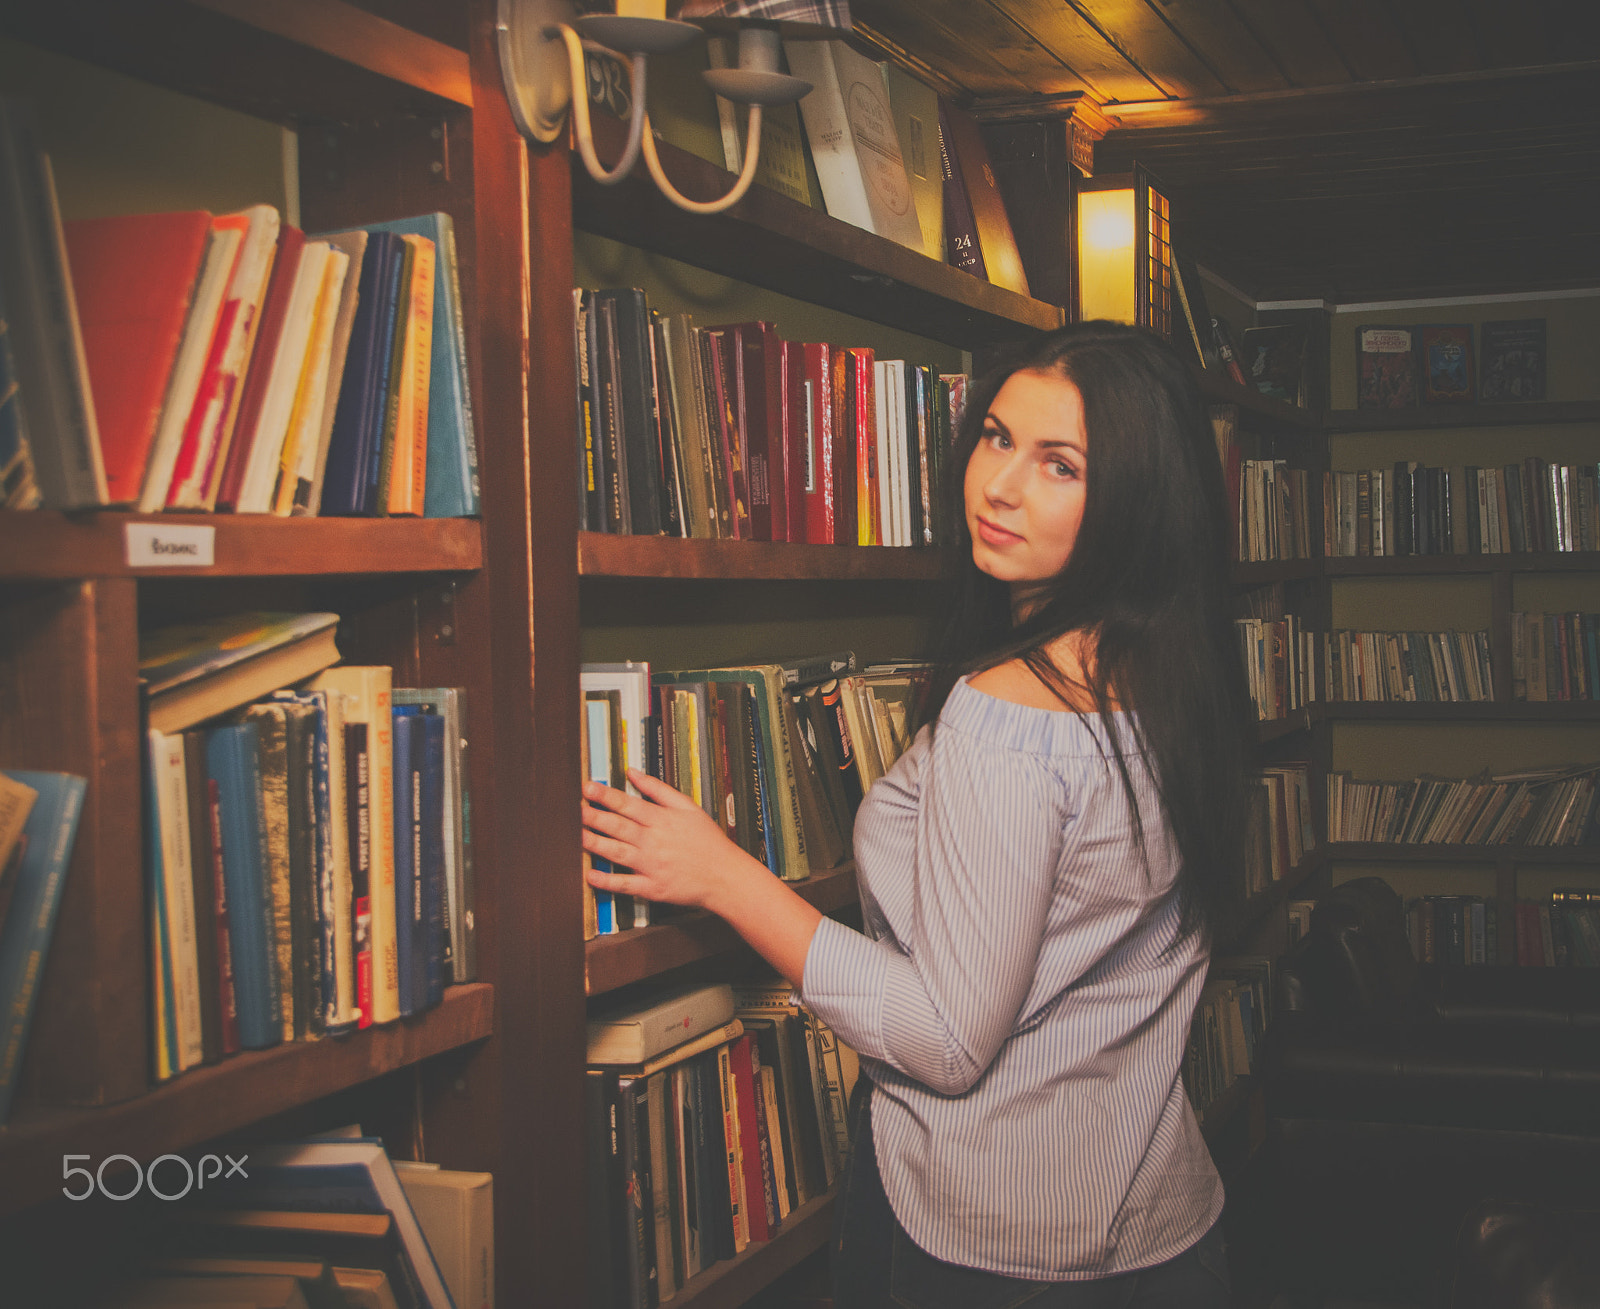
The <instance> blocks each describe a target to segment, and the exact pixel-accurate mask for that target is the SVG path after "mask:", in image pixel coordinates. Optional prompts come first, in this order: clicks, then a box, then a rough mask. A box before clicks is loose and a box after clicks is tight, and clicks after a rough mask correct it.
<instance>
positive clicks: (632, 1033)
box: [586, 982, 733, 1064]
mask: <svg viewBox="0 0 1600 1309" xmlns="http://www.w3.org/2000/svg"><path fill="white" fill-rule="evenodd" d="M732 1017H733V988H732V987H730V986H729V985H728V984H727V983H726V982H715V983H712V984H711V985H708V986H695V987H689V988H686V989H683V990H677V991H672V992H669V993H668V994H666V995H662V996H657V997H656V998H655V999H654V1000H653V1001H651V1003H650V1004H648V1005H645V1006H643V1007H640V1008H635V1009H626V1010H621V1011H618V1012H614V1013H610V1014H603V1015H600V1016H598V1017H595V1018H591V1019H590V1020H589V1025H588V1050H587V1056H586V1057H587V1059H588V1062H589V1063H591V1064H642V1063H644V1062H645V1061H646V1060H649V1059H653V1058H655V1056H656V1055H658V1054H660V1053H661V1052H662V1051H663V1050H669V1049H671V1048H672V1047H673V1046H675V1045H681V1044H682V1043H683V1042H685V1041H691V1040H693V1039H694V1038H695V1037H697V1036H699V1035H700V1034H701V1033H702V1032H708V1031H710V1030H711V1029H712V1028H713V1027H720V1026H722V1025H723V1024H724V1023H726V1022H727V1021H728V1020H729V1019H730V1018H732Z"/></svg>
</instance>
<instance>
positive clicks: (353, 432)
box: [320, 233, 405, 516]
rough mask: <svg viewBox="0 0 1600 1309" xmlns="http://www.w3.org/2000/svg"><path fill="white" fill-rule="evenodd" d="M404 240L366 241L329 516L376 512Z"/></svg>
mask: <svg viewBox="0 0 1600 1309" xmlns="http://www.w3.org/2000/svg"><path fill="white" fill-rule="evenodd" d="M404 256H405V242H404V241H402V240H401V239H400V238H399V237H398V236H395V235H394V234H393V233H374V234H373V236H372V239H371V240H369V241H368V242H367V253H366V257H365V258H364V259H362V261H361V275H360V280H359V281H358V282H357V285H356V295H357V301H356V316H355V321H354V322H353V323H352V324H351V328H350V347H349V350H348V352H347V353H346V356H345V365H344V379H343V382H342V383H341V385H340V387H339V403H338V404H337V406H335V408H334V417H333V433H332V435H331V436H330V437H329V439H328V463H327V469H326V472H325V473H324V475H323V481H322V503H321V506H320V512H321V513H323V514H324V515H328V516H338V515H344V516H351V515H356V514H365V513H371V512H373V510H372V488H371V487H370V486H369V474H370V473H371V470H372V469H373V468H374V466H375V462H376V455H377V454H381V450H380V449H379V447H380V446H381V444H382V442H381V439H380V438H381V436H382V432H383V417H384V408H385V400H386V398H387V395H388V383H389V356H390V352H391V348H392V346H393V344H394V330H395V317H396V306H397V303H398V300H399V294H400V285H399V283H400V273H401V271H402V268H403V266H404V264H405V259H404Z"/></svg>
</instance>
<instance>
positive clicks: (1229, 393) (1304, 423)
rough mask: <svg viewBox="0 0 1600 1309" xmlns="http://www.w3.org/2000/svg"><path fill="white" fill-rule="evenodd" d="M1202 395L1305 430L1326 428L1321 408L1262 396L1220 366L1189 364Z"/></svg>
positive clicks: (1243, 410) (1278, 422) (1217, 402)
mask: <svg viewBox="0 0 1600 1309" xmlns="http://www.w3.org/2000/svg"><path fill="white" fill-rule="evenodd" d="M1189 371H1190V373H1192V374H1193V375H1194V379H1195V383H1196V385H1198V386H1199V388H1200V394H1201V395H1202V396H1203V397H1205V399H1207V400H1209V401H1211V402H1212V403H1213V404H1231V405H1238V406H1239V409H1240V413H1241V415H1242V414H1249V415H1251V416H1253V417H1256V418H1263V419H1267V420H1269V421H1271V422H1273V423H1277V424H1280V425H1282V426H1286V427H1297V428H1300V429H1301V430H1302V431H1305V432H1308V433H1310V432H1316V431H1319V430H1320V429H1321V427H1322V413H1321V411H1320V410H1317V409H1302V408H1300V407H1299V406H1298V405H1291V404H1285V403H1284V402H1283V401H1282V400H1274V399H1272V398H1271V397H1270V396H1265V395H1262V394H1261V392H1259V391H1257V390H1256V389H1255V388H1254V387H1252V386H1240V385H1239V383H1237V382H1235V381H1234V380H1233V378H1231V377H1229V376H1228V375H1227V374H1226V373H1224V372H1219V371H1218V370H1216V369H1205V368H1198V367H1196V366H1194V365H1192V364H1191V365H1190V367H1189Z"/></svg>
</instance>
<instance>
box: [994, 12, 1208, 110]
mask: <svg viewBox="0 0 1600 1309" xmlns="http://www.w3.org/2000/svg"><path fill="white" fill-rule="evenodd" d="M998 7H999V8H1001V9H1002V10H1003V11H1004V12H1005V13H1006V14H1007V15H1008V16H1009V17H1010V18H1011V19H1012V21H1014V22H1015V23H1016V24H1017V25H1018V26H1019V27H1020V28H1021V29H1022V30H1023V31H1025V32H1026V33H1027V34H1028V35H1029V36H1030V37H1032V38H1033V39H1034V40H1035V41H1037V42H1038V43H1039V45H1040V46H1042V47H1043V48H1044V49H1046V50H1048V51H1049V52H1050V53H1051V54H1052V55H1054V56H1055V57H1056V58H1057V59H1059V60H1060V61H1061V63H1062V64H1064V65H1065V66H1066V67H1067V68H1069V69H1071V70H1072V72H1073V73H1075V74H1076V75H1077V76H1078V77H1079V78H1080V79H1082V81H1083V83H1084V84H1085V85H1086V86H1087V87H1088V88H1089V90H1090V93H1091V94H1092V95H1093V96H1094V97H1095V99H1097V100H1099V101H1100V102H1101V103H1102V104H1106V103H1110V102H1113V101H1120V100H1149V99H1152V98H1156V99H1160V98H1165V97H1166V96H1171V95H1179V96H1184V95H1218V94H1222V93H1225V92H1226V91H1228V90H1229V89H1230V88H1228V87H1227V86H1226V85H1224V84H1223V83H1222V81H1221V80H1220V79H1219V78H1217V77H1216V76H1215V74H1214V73H1212V72H1211V70H1210V69H1208V68H1206V66H1205V65H1204V63H1202V62H1201V61H1200V60H1199V59H1197V58H1195V56H1194V53H1193V52H1192V51H1191V50H1189V49H1188V48H1187V47H1185V46H1184V45H1183V44H1182V43H1181V42H1179V41H1177V40H1175V39H1173V37H1172V33H1171V31H1170V29H1168V28H1167V27H1166V26H1165V25H1164V24H1163V23H1162V22H1161V20H1160V19H1158V18H1156V16H1155V15H1154V14H1152V13H1151V12H1150V10H1148V9H1146V8H1145V7H1144V4H1143V0H1134V3H1133V4H1128V3H1121V2H1119V3H1114V4H1111V5H1105V4H1101V5H1096V6H1094V7H1093V10H1092V13H1090V12H1087V9H1088V7H1087V6H1082V5H1074V4H1071V3H1066V4H1063V3H1060V0H1005V3H1004V4H1002V5H1000V6H998ZM1134 10H1142V11H1143V13H1142V14H1135V13H1134V12H1133V11H1134ZM1108 11H1109V12H1108ZM1146 18H1148V19H1149V22H1145V21H1144V20H1145V19H1146ZM1153 69H1159V70H1160V72H1159V75H1157V74H1156V73H1154V72H1153V71H1152V70H1153ZM1053 89H1054V88H1048V87H1043V86H1035V87H1034V88H1033V90H1035V91H1045V90H1053Z"/></svg>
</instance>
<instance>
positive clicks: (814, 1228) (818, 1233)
mask: <svg viewBox="0 0 1600 1309" xmlns="http://www.w3.org/2000/svg"><path fill="white" fill-rule="evenodd" d="M832 1229H833V1195H832V1194H831V1193H830V1194H828V1195H824V1196H819V1197H818V1198H817V1199H815V1200H812V1201H809V1202H808V1203H806V1204H804V1205H801V1206H800V1208H799V1209H797V1210H795V1211H794V1213H792V1214H790V1215H789V1216H788V1217H787V1218H786V1219H784V1222H783V1226H782V1227H781V1228H779V1229H778V1234H777V1235H776V1236H774V1237H773V1238H772V1239H771V1240H770V1241H761V1242H755V1241H752V1242H751V1243H750V1244H749V1245H748V1246H747V1247H746V1248H745V1250H744V1252H743V1253H742V1254H739V1255H736V1256H734V1257H733V1258H732V1259H724V1260H723V1261H722V1262H720V1263H717V1264H714V1265H712V1266H711V1267H710V1268H708V1269H706V1270H705V1271H704V1272H702V1273H699V1274H697V1275H696V1276H694V1277H692V1278H690V1279H689V1280H688V1281H687V1282H685V1283H684V1285H683V1288H682V1289H681V1290H680V1291H679V1292H678V1293H677V1294H676V1295H675V1296H673V1297H672V1301H671V1303H672V1304H675V1305H678V1306H681V1309H689V1307H690V1306H691V1305H692V1306H693V1309H739V1306H741V1305H743V1304H744V1303H745V1302H746V1301H747V1300H749V1299H750V1297H751V1296H753V1295H755V1294H756V1293H757V1292H758V1291H760V1290H762V1289H763V1288H764V1287H767V1286H770V1285H771V1284H772V1283H773V1282H774V1281H776V1280H777V1279H778V1278H780V1277H782V1276H783V1274H785V1273H786V1272H788V1271H789V1270H790V1269H791V1268H793V1267H794V1266H795V1265H796V1264H798V1263H799V1262H800V1261H801V1260H802V1259H804V1258H806V1256H807V1255H810V1254H812V1253H813V1252H814V1251H816V1250H820V1249H821V1248H822V1247H823V1246H824V1245H826V1244H827V1243H828V1239H829V1236H830V1233H831V1232H832Z"/></svg>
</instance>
